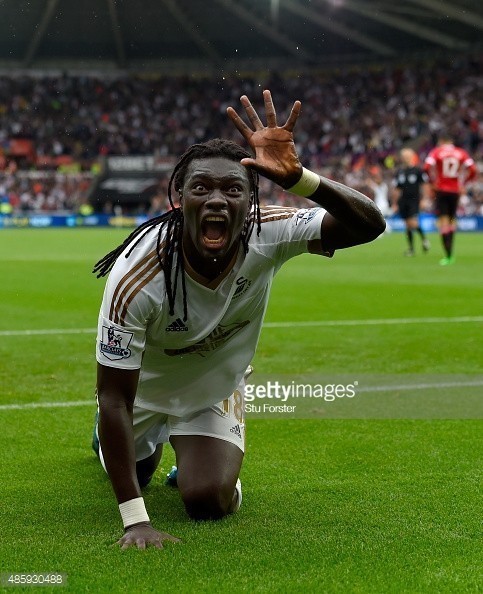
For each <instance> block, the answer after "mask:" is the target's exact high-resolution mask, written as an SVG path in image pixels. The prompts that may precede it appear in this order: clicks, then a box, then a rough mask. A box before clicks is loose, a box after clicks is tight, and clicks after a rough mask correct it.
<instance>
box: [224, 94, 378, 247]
mask: <svg viewBox="0 0 483 594" xmlns="http://www.w3.org/2000/svg"><path fill="white" fill-rule="evenodd" d="M263 99H264V103H265V113H266V120H267V125H266V126H264V125H263V124H262V122H261V120H260V118H259V116H258V114H257V112H256V110H255V108H254V107H253V106H252V104H251V103H250V100H249V99H248V97H247V96H246V95H244V96H242V97H241V99H240V100H241V103H242V105H243V107H244V108H245V112H246V114H247V117H248V119H249V120H250V123H251V126H252V127H250V126H248V125H247V124H246V123H245V122H244V121H243V120H242V119H241V117H240V116H239V115H238V114H237V113H236V111H235V110H234V109H233V108H232V107H229V108H228V109H227V115H228V117H229V118H230V119H231V121H232V122H233V124H234V125H235V127H236V128H237V129H238V130H239V132H240V133H241V134H242V135H243V137H244V138H245V139H246V141H247V142H248V143H249V145H250V146H251V148H252V149H253V150H254V152H255V158H245V159H242V160H241V164H242V165H245V166H246V167H253V168H254V169H256V170H257V171H258V172H259V173H260V174H261V175H264V176H265V177H267V178H268V179H270V180H272V181H273V182H275V183H277V184H278V185H280V186H281V187H282V188H284V189H286V190H288V191H290V192H292V193H294V194H298V195H300V196H305V197H307V198H310V199H311V200H313V201H314V202H316V203H317V204H319V205H320V206H322V207H323V208H325V209H326V210H327V214H326V215H325V216H324V218H323V221H322V230H321V231H322V235H321V237H322V238H323V242H321V241H320V240H313V241H312V242H310V243H309V250H310V251H311V252H313V253H327V252H329V253H330V252H333V251H334V250H336V249H340V248H345V247H350V246H353V245H358V244H361V243H367V242H369V241H372V240H373V239H375V238H376V237H378V236H379V235H380V234H381V233H382V232H383V231H384V229H385V228H386V221H385V220H384V217H383V216H382V213H381V212H380V210H379V209H378V208H377V206H376V205H375V204H374V202H373V201H372V200H370V199H369V198H368V197H367V196H364V195H363V194H361V192H358V191H357V190H354V189H353V188H349V187H348V186H346V185H344V184H341V183H339V182H336V181H333V180H329V179H327V178H325V177H321V176H318V175H317V174H315V173H313V172H311V171H307V170H306V169H304V168H303V167H302V165H301V163H300V160H299V158H298V155H297V151H296V148H295V143H294V140H293V129H294V127H295V123H296V121H297V119H298V117H299V115H300V109H301V103H300V101H295V103H294V105H293V107H292V110H291V112H290V115H289V117H288V119H287V121H286V122H285V124H284V125H283V126H278V125H277V116H276V112H275V107H274V105H273V101H272V96H271V94H270V91H268V90H266V91H264V92H263Z"/></svg>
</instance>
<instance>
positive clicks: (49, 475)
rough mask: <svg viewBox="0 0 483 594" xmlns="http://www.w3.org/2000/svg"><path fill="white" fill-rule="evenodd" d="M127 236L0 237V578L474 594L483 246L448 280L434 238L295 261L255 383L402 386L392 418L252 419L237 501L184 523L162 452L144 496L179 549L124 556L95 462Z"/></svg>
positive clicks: (352, 405) (198, 588) (179, 587)
mask: <svg viewBox="0 0 483 594" xmlns="http://www.w3.org/2000/svg"><path fill="white" fill-rule="evenodd" d="M126 235H127V232H126V231H125V230H124V231H122V230H76V229H73V230H15V231H10V230H2V231H1V232H0V274H1V285H0V299H1V307H2V317H1V322H0V338H1V340H0V356H1V362H2V363H1V366H0V382H1V383H0V385H1V402H0V419H1V434H0V443H1V449H2V461H1V463H0V466H1V511H0V573H2V574H3V575H4V576H5V575H6V574H9V573H46V572H49V573H53V572H60V573H63V574H67V576H68V577H67V587H66V588H65V590H68V591H72V592H111V593H114V592H156V593H159V592H171V591H172V592H303V591H305V592H341V593H342V592H343V593H347V592H368V593H369V592H370V593H374V592H384V593H386V592H398V593H399V592H448V593H454V592H476V591H478V590H480V591H481V589H482V588H483V580H482V567H483V557H482V548H481V542H482V541H481V537H482V532H481V499H480V496H481V493H480V491H479V489H480V487H481V460H482V459H483V440H482V439H481V435H482V428H483V424H482V421H481V419H482V414H481V404H479V403H481V393H482V392H483V382H482V381H481V378H482V374H483V371H482V365H481V344H482V335H483V333H482V326H483V321H482V320H483V318H482V315H483V314H482V304H483V286H482V285H483V275H482V270H483V268H482V266H483V236H482V235H476V234H475V235H473V234H467V235H464V234H462V233H461V234H459V235H458V236H457V237H456V256H457V262H456V264H455V265H454V266H449V267H440V266H439V265H438V260H439V258H440V257H441V256H442V254H441V247H440V244H439V240H438V238H437V237H436V236H432V237H431V241H432V244H433V247H432V250H431V251H430V252H429V253H428V254H426V255H423V254H421V253H418V255H417V256H416V257H415V258H404V257H403V256H402V253H403V251H404V249H405V239H404V236H403V235H402V234H395V233H393V234H389V235H387V236H384V237H383V238H381V239H379V240H377V241H375V242H374V243H372V244H370V245H366V246H361V247H358V248H353V249H351V250H346V251H341V252H340V253H338V254H336V256H335V258H334V259H333V260H327V259H324V258H317V257H315V256H303V257H299V258H296V259H294V260H292V261H291V262H289V263H288V264H287V265H286V266H285V267H284V268H283V269H282V271H281V272H280V274H279V275H278V277H277V278H276V280H275V282H274V288H273V291H272V299H271V303H270V307H269V310H268V313H267V317H266V322H267V327H266V328H265V329H264V331H263V333H262V338H261V341H260V344H259V349H258V352H257V355H256V357H255V360H254V366H255V369H256V373H262V374H265V373H266V374H272V375H275V376H276V374H282V373H283V374H284V377H291V375H293V376H294V377H295V376H297V375H299V374H310V375H311V376H312V377H318V378H324V377H327V378H328V377H339V376H347V377H350V378H352V379H353V380H360V382H361V383H364V381H366V378H370V379H371V381H372V382H373V383H374V385H377V384H384V383H390V382H393V383H395V384H397V385H398V386H399V387H396V388H395V389H394V390H390V389H387V390H386V391H385V392H384V391H382V392H380V393H379V397H378V403H379V406H381V407H382V409H383V412H384V410H385V411H386V412H387V413H388V414H386V415H385V417H386V418H382V417H384V414H382V415H378V414H374V416H373V418H371V413H370V411H369V414H364V410H365V408H364V402H365V401H364V400H363V398H364V397H365V396H364V394H361V395H360V396H358V395H356V397H354V398H353V399H352V401H351V402H346V403H345V404H344V407H342V408H340V414H336V415H333V414H332V415H331V411H333V410H336V409H335V408H331V406H332V405H331V404H330V403H324V406H323V407H322V409H320V410H319V411H318V412H319V417H317V416H316V414H315V413H314V414H313V415H312V416H311V412H310V410H309V411H308V412H307V413H306V414H305V417H306V418H289V417H287V416H285V417H280V418H276V417H269V418H256V417H253V418H249V419H248V422H247V452H246V458H245V463H244V466H243V469H242V482H243V494H244V499H243V505H242V508H241V510H240V512H239V513H238V514H236V515H235V516H233V517H230V518H227V519H225V520H223V521H220V522H215V523H210V522H207V523H194V522H191V521H189V520H188V519H187V517H186V515H185V513H184V510H183V507H182V504H181V502H180V500H179V496H178V493H177V492H176V490H173V489H171V488H169V487H165V486H164V484H163V481H164V476H165V474H166V472H167V471H168V470H169V468H170V467H171V464H172V463H173V454H172V451H171V450H169V449H167V450H166V454H165V458H164V459H163V461H162V463H161V468H160V469H159V471H158V473H157V474H156V476H155V479H154V481H153V483H152V485H150V487H148V489H147V490H146V492H145V499H146V503H147V508H148V510H149V512H150V515H151V518H152V520H153V523H154V524H155V526H156V527H158V528H159V529H162V530H165V531H167V532H169V533H171V534H174V535H176V536H178V537H180V538H181V539H182V543H181V544H178V545H173V544H167V545H166V547H165V549H164V550H163V551H158V550H156V549H148V550H146V551H137V550H128V551H120V550H119V549H118V548H117V547H115V546H113V542H114V541H115V540H116V539H117V538H119V537H120V535H121V533H122V530H121V523H120V518H119V513H118V510H117V506H116V503H115V499H114V496H113V494H112V492H111V488H110V484H109V481H108V480H107V478H106V476H105V475H104V473H103V471H102V470H101V468H100V466H99V464H98V463H97V460H96V459H95V457H94V454H93V453H92V452H91V450H90V438H91V430H92V420H93V414H94V400H93V388H94V379H95V358H94V342H95V334H94V332H93V331H91V330H93V329H94V328H95V326H96V322H97V314H98V308H99V304H100V299H101V295H102V290H103V285H104V281H103V280H96V279H95V277H94V276H93V275H92V274H91V273H90V270H91V268H92V265H93V263H94V262H95V261H96V260H97V259H98V258H99V257H101V256H102V255H104V253H106V252H107V251H109V250H110V249H111V248H112V247H114V246H115V245H117V244H118V243H119V242H120V240H121V239H122V238H123V237H125V236H126ZM449 318H451V319H452V320H448V319H449ZM454 318H458V319H459V321H455V320H454ZM415 319H417V320H419V321H418V322H417V323H412V322H411V320H412V321H413V322H414V320H415ZM367 320H372V322H367ZM381 320H386V321H387V323H381ZM300 322H308V324H306V325H304V324H302V325H301V324H300ZM312 322H314V324H312ZM279 323H285V327H283V326H280V325H277V324H279ZM297 323H298V324H297ZM36 331H37V332H36ZM66 331H68V332H66ZM411 382H412V383H414V384H415V385H416V387H415V389H414V390H408V389H407V385H408V384H410V383H411ZM428 384H431V385H432V386H433V387H431V386H430V387H427V386H428ZM401 386H402V388H401ZM404 386H406V388H404ZM425 386H426V387H425ZM394 392H396V396H397V402H393V401H391V404H390V405H388V406H387V407H386V406H385V403H386V402H390V400H387V401H386V400H384V398H388V399H390V398H391V397H394ZM366 396H367V394H366ZM465 398H466V400H465ZM411 399H412V400H411ZM89 400H92V404H89V403H88V401H89ZM423 401H424V402H425V403H426V404H425V407H423V409H422V413H421V414H420V415H419V418H412V415H411V408H409V409H408V406H407V403H408V402H409V403H410V407H413V406H414V407H416V408H417V407H418V406H419V404H420V402H423ZM358 402H359V404H358ZM367 402H369V401H367ZM455 402H459V403H463V405H460V406H459V408H458V407H457V408H456V409H454V408H453V409H452V408H451V406H452V404H454V403H455ZM52 403H54V404H55V403H64V404H65V403H71V404H72V406H65V405H64V406H53V405H52ZM361 403H362V404H361ZM398 403H399V405H401V406H402V407H403V408H402V409H401V408H397V406H396V405H398ZM336 404H337V403H334V405H336ZM26 405H28V406H26ZM34 405H35V406H34ZM394 407H395V408H394ZM404 407H405V408H404ZM448 407H449V408H448ZM398 411H399V412H398ZM401 411H402V412H401ZM448 411H449V412H448ZM451 411H453V412H451ZM324 415H325V417H324ZM416 417H418V415H416ZM9 590H10V589H9ZM49 590H50V588H47V589H46V590H45V591H49Z"/></svg>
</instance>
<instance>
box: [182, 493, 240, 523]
mask: <svg viewBox="0 0 483 594" xmlns="http://www.w3.org/2000/svg"><path fill="white" fill-rule="evenodd" d="M234 492H235V490H234V487H233V486H232V485H230V486H228V487H227V486H220V485H219V484H205V485H197V486H193V487H189V488H188V489H186V490H185V491H184V492H183V493H182V497H183V503H184V506H185V508H186V512H187V514H188V515H189V517H190V518H191V519H192V520H219V519H221V518H223V517H224V516H226V515H228V514H229V513H230V512H231V507H232V501H233V497H234Z"/></svg>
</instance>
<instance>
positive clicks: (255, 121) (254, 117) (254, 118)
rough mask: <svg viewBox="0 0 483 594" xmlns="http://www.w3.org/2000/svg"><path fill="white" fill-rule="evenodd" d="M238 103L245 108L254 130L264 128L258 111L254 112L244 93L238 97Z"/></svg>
mask: <svg viewBox="0 0 483 594" xmlns="http://www.w3.org/2000/svg"><path fill="white" fill-rule="evenodd" d="M240 103H241V104H242V105H243V107H244V108H245V112H246V114H247V116H248V119H249V120H250V122H251V123H252V126H253V127H254V128H255V130H262V129H263V128H264V126H263V124H262V122H261V120H260V118H259V117H258V113H257V112H256V110H255V108H254V107H253V105H252V104H251V103H250V99H248V97H247V96H246V95H242V96H241V97H240Z"/></svg>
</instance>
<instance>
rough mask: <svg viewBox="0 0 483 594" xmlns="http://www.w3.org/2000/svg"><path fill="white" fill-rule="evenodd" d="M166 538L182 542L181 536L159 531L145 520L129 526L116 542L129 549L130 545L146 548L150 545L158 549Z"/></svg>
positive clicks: (122, 547)
mask: <svg viewBox="0 0 483 594" xmlns="http://www.w3.org/2000/svg"><path fill="white" fill-rule="evenodd" d="M165 540H170V541H171V542H181V540H180V539H179V538H176V537H175V536H171V534H167V533H166V532H158V531H157V530H155V529H154V528H153V527H152V526H151V524H149V523H147V522H145V523H143V524H136V525H135V526H131V527H130V528H128V529H127V530H126V532H125V534H124V536H123V537H122V538H120V539H119V540H118V541H117V543H116V544H118V545H120V546H121V549H128V548H129V547H136V548H138V549H145V548H146V547H148V546H150V545H151V546H154V547H156V548H157V549H162V548H163V542H164V541H165Z"/></svg>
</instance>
